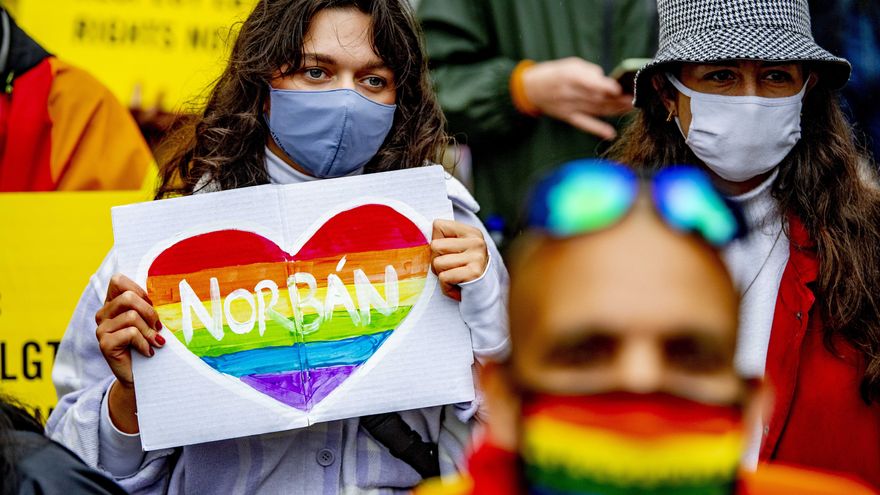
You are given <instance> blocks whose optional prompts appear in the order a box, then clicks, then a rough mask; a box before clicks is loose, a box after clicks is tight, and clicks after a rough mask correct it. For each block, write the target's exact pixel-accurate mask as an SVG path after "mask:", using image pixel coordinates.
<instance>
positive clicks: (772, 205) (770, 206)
mask: <svg viewBox="0 0 880 495" xmlns="http://www.w3.org/2000/svg"><path fill="white" fill-rule="evenodd" d="M778 176H779V169H778V168H777V169H775V170H774V171H773V173H772V174H770V176H769V177H767V179H765V180H764V182H762V183H761V184H759V185H758V186H757V187H755V188H754V189H752V190H751V191H748V192H745V193H743V194H740V195H738V196H731V197H730V200H731V201H733V202H734V203H736V204H737V205H739V207H740V208H741V209H742V213H743V216H744V217H745V221H746V224H747V225H748V227H749V231H750V232H754V231H756V230H758V231H765V230H767V229H770V230H772V231H773V232H772V234H773V235H776V232H778V230H776V227H777V226H779V227H781V225H782V224H781V223H779V222H777V220H781V216H780V214H779V208H778V206H777V204H776V200H775V199H773V183H774V182H775V181H776V178H777V177H778Z"/></svg>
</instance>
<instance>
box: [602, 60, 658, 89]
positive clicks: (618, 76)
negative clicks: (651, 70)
mask: <svg viewBox="0 0 880 495" xmlns="http://www.w3.org/2000/svg"><path fill="white" fill-rule="evenodd" d="M651 60H652V59H650V58H627V59H624V60H623V61H622V62H620V63H619V64H618V65H617V67H615V68H614V70H613V71H611V74H609V75H608V77H610V78H611V79H614V80H615V81H617V82H618V83H619V84H620V87H622V88H623V92H624V93H626V94H630V95H631V94H633V91H634V87H635V81H636V72H638V71H639V69H641V68H642V67H644V66H646V65H648V63H650V62H651Z"/></svg>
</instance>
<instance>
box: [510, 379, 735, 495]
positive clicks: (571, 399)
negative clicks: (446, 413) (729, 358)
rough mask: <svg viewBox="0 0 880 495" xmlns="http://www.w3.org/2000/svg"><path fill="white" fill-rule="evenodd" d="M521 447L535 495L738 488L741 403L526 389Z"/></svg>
mask: <svg viewBox="0 0 880 495" xmlns="http://www.w3.org/2000/svg"><path fill="white" fill-rule="evenodd" d="M520 441H521V446H520V455H521V457H522V461H523V464H524V468H525V471H524V472H525V475H524V476H525V479H524V481H525V484H526V487H527V490H526V493H529V494H534V495H575V494H578V495H581V494H590V495H624V494H648V495H660V494H664V495H670V494H687V495H721V494H731V493H734V491H735V488H736V486H735V485H736V475H737V468H738V466H739V460H740V456H741V455H742V451H743V448H744V445H745V444H744V434H743V421H742V412H741V408H740V407H738V406H715V405H707V404H703V403H698V402H694V401H691V400H688V399H684V398H680V397H675V396H671V395H666V394H632V393H625V392H616V393H608V394H599V395H592V396H590V395H588V396H558V395H547V394H528V396H527V399H526V401H525V402H524V404H523V423H522V431H521V440H520Z"/></svg>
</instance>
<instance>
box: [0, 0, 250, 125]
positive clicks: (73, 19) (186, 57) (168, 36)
mask: <svg viewBox="0 0 880 495" xmlns="http://www.w3.org/2000/svg"><path fill="white" fill-rule="evenodd" d="M255 4H256V0H77V1H70V0H16V1H15V2H13V3H10V4H9V8H10V12H11V13H12V15H13V16H14V17H15V20H16V22H17V23H18V24H19V25H20V26H21V27H22V29H24V30H25V31H26V32H27V33H28V34H29V35H30V36H32V37H33V38H34V39H35V40H36V41H37V42H38V43H40V44H41V45H43V46H44V47H45V48H46V49H47V50H48V51H49V52H51V53H52V54H54V55H57V56H58V57H60V58H63V59H64V60H66V61H67V62H70V63H72V64H74V65H77V66H79V67H80V68H83V69H85V70H87V71H88V72H90V73H91V74H92V75H94V76H95V77H97V78H98V80H99V81H101V82H102V83H104V84H105V85H106V86H107V87H108V88H110V90H111V91H112V92H113V94H114V95H115V96H116V97H117V98H118V99H119V100H120V101H121V102H123V104H129V103H130V102H131V101H132V98H133V96H134V93H135V87H136V86H137V87H139V88H140V93H141V98H142V101H141V105H143V106H144V107H146V108H149V107H152V106H153V105H154V104H156V103H157V102H158V99H159V96H160V95H162V96H163V98H162V99H161V107H162V109H163V110H166V111H171V112H174V111H177V110H180V109H181V107H182V106H184V105H186V104H187V103H189V102H190V101H192V100H193V99H194V98H195V97H197V96H199V95H202V94H204V89H205V88H206V87H208V86H209V85H210V83H211V82H212V81H213V80H214V79H215V78H216V77H217V76H219V75H220V72H221V71H222V69H223V63H224V61H225V60H226V59H227V55H228V49H229V48H230V47H231V45H229V44H228V43H227V42H228V41H229V40H232V39H234V33H235V32H236V31H235V30H236V23H237V22H239V21H243V20H244V19H245V18H246V17H247V15H248V14H249V13H250V11H251V9H253V6H254V5H255Z"/></svg>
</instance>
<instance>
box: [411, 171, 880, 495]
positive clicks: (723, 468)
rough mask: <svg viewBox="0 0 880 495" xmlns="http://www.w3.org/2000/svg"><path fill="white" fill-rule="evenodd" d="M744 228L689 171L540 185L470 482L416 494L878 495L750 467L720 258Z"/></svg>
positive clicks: (745, 399)
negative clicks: (505, 354) (506, 348)
mask: <svg viewBox="0 0 880 495" xmlns="http://www.w3.org/2000/svg"><path fill="white" fill-rule="evenodd" d="M742 230H743V225H742V222H741V219H740V218H739V216H738V215H737V213H736V212H735V211H734V210H731V209H730V208H728V206H727V204H726V202H725V200H724V199H723V198H722V197H721V195H720V194H719V193H718V192H717V191H716V190H715V189H714V188H713V187H712V185H711V183H710V181H709V179H708V177H707V176H706V175H705V174H703V173H702V172H700V171H699V170H697V169H695V168H692V167H675V168H670V169H667V170H666V171H664V172H661V173H659V174H658V175H656V176H654V177H652V178H651V179H650V180H640V179H639V178H637V177H636V175H635V174H634V173H633V172H632V171H631V170H629V169H627V168H625V167H623V166H621V165H618V164H615V163H613V162H604V161H593V160H579V161H575V162H571V163H568V164H566V165H564V166H563V167H561V168H560V169H559V170H558V171H557V172H555V173H554V174H552V175H550V176H549V177H548V178H546V179H545V180H544V181H542V182H541V183H540V184H539V185H538V187H537V189H536V192H535V194H534V196H533V198H532V201H531V206H530V213H529V230H528V231H527V233H526V235H525V236H524V237H523V238H522V239H520V240H519V241H518V244H516V245H515V246H514V250H513V264H512V270H511V277H512V285H511V294H510V305H509V308H510V322H511V329H510V330H511V343H512V348H511V350H512V352H511V355H510V357H509V358H508V360H507V361H504V362H500V363H490V364H488V365H487V366H486V367H485V368H484V369H483V370H482V384H483V390H484V393H485V394H486V405H487V409H488V411H489V419H488V425H487V431H486V436H485V439H484V441H483V442H482V444H481V445H479V446H478V447H477V448H476V450H475V451H474V452H473V454H472V455H471V457H470V461H469V477H467V478H463V479H460V480H457V481H454V482H450V480H446V482H447V484H445V485H444V484H442V483H441V482H440V481H436V482H434V483H433V484H427V485H425V486H423V487H422V488H420V489H419V490H417V491H416V493H417V494H418V495H431V494H444V493H445V494H453V493H454V494H480V495H492V494H499V495H500V494H508V495H511V494H520V493H522V494H525V493H529V494H547V495H550V494H572V495H573V494H593V495H611V494H630V493H632V494H645V493H650V494H672V493H688V494H693V495H702V494H717V495H720V494H734V493H736V494H774V495H782V494H799V495H810V494H816V495H818V494H844V493H846V494H849V495H860V494H869V493H872V492H871V490H869V489H867V488H864V487H863V486H861V485H860V484H858V483H856V482H854V481H850V480H846V479H842V478H837V477H834V476H830V475H826V474H820V473H816V472H811V471H805V470H801V469H798V468H794V467H787V466H776V465H772V466H767V467H766V468H764V469H761V470H758V471H757V473H750V472H746V471H744V470H742V469H741V468H740V458H741V455H742V452H743V448H744V445H745V442H746V433H747V427H746V425H747V424H748V423H750V422H752V421H754V420H755V418H754V417H753V416H755V415H756V414H760V409H761V406H760V404H761V402H762V401H761V400H759V399H758V397H759V396H760V395H761V394H760V393H759V392H760V391H759V387H758V385H757V382H755V381H749V380H746V379H744V378H742V377H741V375H740V374H739V373H738V372H737V371H736V369H735V368H734V365H733V355H734V347H735V341H736V338H737V319H738V308H739V294H738V292H737V290H736V288H735V287H734V285H733V283H732V280H731V278H730V275H729V274H728V273H727V271H726V269H725V268H724V264H723V262H722V260H721V258H720V256H719V253H718V249H719V248H720V247H722V246H724V245H726V244H727V243H729V242H730V241H732V240H733V239H734V238H736V237H737V236H739V235H741V234H742Z"/></svg>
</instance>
